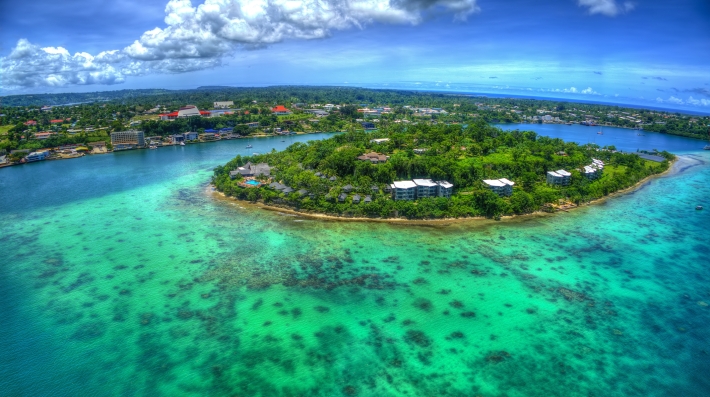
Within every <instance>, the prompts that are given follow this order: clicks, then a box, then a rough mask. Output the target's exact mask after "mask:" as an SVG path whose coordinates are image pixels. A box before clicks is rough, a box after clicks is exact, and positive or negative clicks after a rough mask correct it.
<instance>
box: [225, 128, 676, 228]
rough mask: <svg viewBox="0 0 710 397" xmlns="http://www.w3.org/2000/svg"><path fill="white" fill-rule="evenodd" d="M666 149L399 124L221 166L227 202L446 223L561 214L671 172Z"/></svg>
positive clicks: (499, 130) (495, 131)
mask: <svg viewBox="0 0 710 397" xmlns="http://www.w3.org/2000/svg"><path fill="white" fill-rule="evenodd" d="M673 159H674V155H673V154H671V153H667V152H656V153H653V154H647V153H641V154H638V153H623V152H620V151H617V150H616V149H615V148H614V147H599V146H598V145H595V144H586V145H579V144H576V143H571V142H565V141H563V140H561V139H557V138H550V137H545V136H539V135H537V134H536V133H535V132H532V131H519V130H515V131H503V130H501V129H499V128H496V127H494V126H491V125H489V124H488V123H486V122H485V121H483V120H479V121H475V122H473V123H471V124H469V125H467V126H465V127H464V126H462V125H458V124H452V125H443V124H438V125H431V124H414V125H412V124H410V125H401V124H393V125H389V126H387V127H385V128H380V129H378V130H375V131H371V132H366V131H363V130H351V131H348V132H345V133H342V134H339V135H336V136H333V137H331V138H329V139H325V140H320V141H310V142H308V143H296V144H293V145H291V146H289V147H288V148H287V149H286V150H284V151H281V152H276V151H272V152H271V153H265V154H258V155H253V156H245V157H242V156H237V157H235V158H234V159H232V160H231V161H229V162H228V163H227V164H225V165H223V166H219V167H217V168H215V170H214V175H213V177H212V183H213V184H214V186H215V188H216V189H217V190H218V191H219V192H221V193H223V194H224V195H226V196H230V197H234V198H236V199H238V200H245V201H250V202H261V203H263V204H265V205H268V206H274V207H281V208H288V209H290V210H294V211H299V212H302V213H310V214H322V215H330V216H338V217H358V218H360V217H361V218H405V219H442V218H467V217H487V218H500V217H502V216H510V215H522V214H530V213H533V212H537V211H546V212H554V211H556V210H558V209H560V208H567V207H570V206H579V205H581V204H584V203H588V202H591V201H593V200H596V199H599V198H602V197H604V196H607V195H609V194H611V193H614V192H618V191H620V190H623V189H626V188H629V187H631V186H634V185H636V184H637V183H639V182H640V181H642V180H644V179H645V178H648V177H650V176H653V175H657V174H660V173H662V172H664V171H666V170H667V169H668V168H669V165H670V162H671V161H672V160H673Z"/></svg>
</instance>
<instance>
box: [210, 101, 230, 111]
mask: <svg viewBox="0 0 710 397" xmlns="http://www.w3.org/2000/svg"><path fill="white" fill-rule="evenodd" d="M212 106H214V107H215V108H218V109H220V108H221V109H225V108H228V107H230V106H234V101H216V102H214V103H213V104H212Z"/></svg>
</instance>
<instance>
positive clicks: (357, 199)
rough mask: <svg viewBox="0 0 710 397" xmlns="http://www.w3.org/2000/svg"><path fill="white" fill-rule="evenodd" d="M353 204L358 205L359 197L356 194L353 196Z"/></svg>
mask: <svg viewBox="0 0 710 397" xmlns="http://www.w3.org/2000/svg"><path fill="white" fill-rule="evenodd" d="M353 204H360V195H359V194H356V195H354V196H353Z"/></svg>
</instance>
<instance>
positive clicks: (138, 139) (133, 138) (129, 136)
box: [111, 130, 145, 148]
mask: <svg viewBox="0 0 710 397" xmlns="http://www.w3.org/2000/svg"><path fill="white" fill-rule="evenodd" d="M111 144H112V145H113V146H114V148H115V147H116V146H118V147H121V148H127V147H129V146H138V147H143V146H145V135H144V134H143V131H136V130H130V131H115V132H112V133H111Z"/></svg>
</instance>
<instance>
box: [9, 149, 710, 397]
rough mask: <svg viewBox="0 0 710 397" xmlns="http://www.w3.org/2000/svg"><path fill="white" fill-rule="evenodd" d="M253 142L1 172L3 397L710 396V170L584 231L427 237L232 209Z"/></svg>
mask: <svg viewBox="0 0 710 397" xmlns="http://www.w3.org/2000/svg"><path fill="white" fill-rule="evenodd" d="M324 136H327V135H322V136H310V137H305V136H298V137H288V138H287V140H288V141H287V142H283V143H282V142H280V140H281V139H283V138H277V139H255V140H252V141H250V143H251V144H253V145H254V148H253V150H254V151H257V152H265V151H268V150H271V148H275V149H277V150H279V149H282V148H283V147H285V146H286V145H288V144H290V143H292V142H293V141H296V140H305V139H309V138H321V137H324ZM605 136H606V135H605ZM689 142H690V143H688V145H689V147H690V145H692V144H694V143H695V142H697V141H692V140H691V141H689ZM244 146H245V145H244V142H240V141H226V142H218V143H212V144H202V145H188V146H185V147H170V148H160V149H159V150H144V151H132V152H123V153H117V154H115V155H103V156H86V157H83V158H80V159H76V160H70V161H54V162H43V163H33V164H28V165H25V166H19V167H11V168H8V169H2V170H0V230H1V231H2V233H1V234H0V252H1V253H2V255H1V256H0V305H1V307H2V308H3V310H2V312H0V324H2V325H3V326H2V327H0V394H2V395H8V396H39V395H52V396H77V395H92V396H117V395H120V396H124V395H126V396H177V395H204V396H235V395H239V396H242V395H246V396H300V395H317V396H339V395H346V396H347V395H358V396H405V395H406V396H415V395H416V396H422V395H424V396H440V395H454V396H456V395H459V396H476V395H480V396H552V395H555V396H592V395H594V396H668V395H677V396H707V395H710V379H709V378H708V376H707V374H708V373H710V371H709V369H710V333H709V332H708V331H710V307H708V304H710V266H709V265H710V260H709V259H708V256H709V255H710V245H709V244H708V231H709V230H710V228H708V224H710V211H708V210H707V209H710V202H708V197H710V186H709V184H708V181H710V166H709V165H708V164H709V163H708V162H709V161H710V157H709V156H708V154H709V153H707V152H704V153H700V152H697V153H684V154H683V156H682V158H681V160H680V161H679V162H678V163H677V164H676V165H675V166H674V172H673V173H672V174H670V175H668V176H666V177H662V178H658V179H655V180H653V181H651V182H650V183H648V184H646V185H644V187H642V188H641V189H639V190H637V191H635V192H633V193H632V194H628V195H624V196H621V197H616V198H614V199H612V200H609V201H607V202H606V203H605V204H600V205H595V206H590V207H586V208H583V209H580V210H577V211H573V212H570V213H566V214H557V215H554V216H539V217H527V218H522V219H512V220H504V221H502V222H493V221H490V222H488V221H483V222H481V221H478V222H461V223H454V224H448V225H434V224H431V225H426V226H412V225H408V224H405V225H399V224H393V225H390V224H381V223H376V224H374V223H351V222H331V221H317V220H311V219H306V218H300V217H297V216H289V215H283V214H279V213H274V212H268V211H264V210H259V209H256V208H252V207H250V206H244V205H242V204H240V203H238V202H235V201H231V200H226V199H220V198H219V197H217V196H214V195H213V194H212V193H211V192H210V190H209V187H208V185H207V182H208V181H209V178H210V175H211V169H212V168H213V167H214V166H216V165H219V164H223V163H224V162H226V161H227V160H229V159H230V158H232V157H233V156H235V155H236V154H239V153H240V151H246V150H245V149H244ZM251 150H252V149H250V151H251ZM242 154H244V153H242ZM698 204H704V205H705V207H706V208H707V209H706V210H703V211H696V210H695V209H694V208H695V206H696V205H698Z"/></svg>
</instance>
